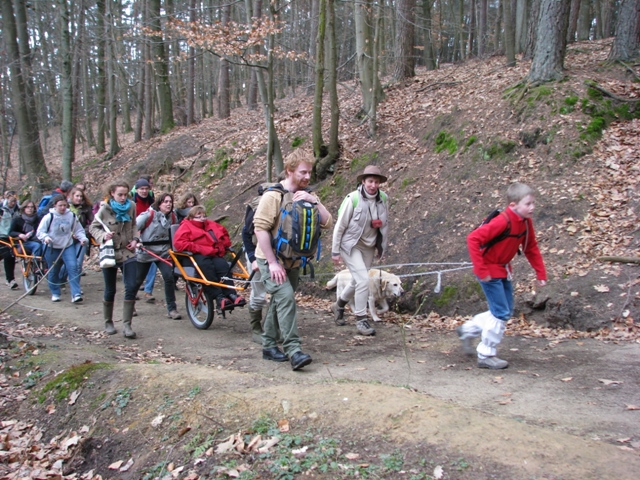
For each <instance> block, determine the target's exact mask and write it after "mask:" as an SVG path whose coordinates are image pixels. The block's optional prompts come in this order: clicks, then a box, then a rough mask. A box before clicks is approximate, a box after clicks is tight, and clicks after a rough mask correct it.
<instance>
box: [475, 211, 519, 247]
mask: <svg viewBox="0 0 640 480" xmlns="http://www.w3.org/2000/svg"><path fill="white" fill-rule="evenodd" d="M499 215H502V216H504V218H506V219H507V227H506V228H505V229H504V230H503V231H502V233H501V234H500V235H496V236H495V237H493V238H492V239H491V240H489V241H488V242H487V243H485V244H483V245H480V248H481V249H482V255H484V254H485V253H487V252H488V251H489V249H490V248H491V247H493V246H494V245H495V244H496V243H500V242H501V241H503V240H505V239H506V238H509V237H515V238H520V237H522V236H523V235H526V234H527V232H528V231H529V228H528V227H529V223H528V222H527V230H525V231H524V232H523V233H521V234H520V235H511V219H510V218H509V215H507V214H506V212H503V211H502V210H499V209H497V210H493V211H492V212H490V213H489V215H487V216H486V217H485V218H484V220H482V222H481V223H480V225H478V226H477V227H476V228H475V229H478V228H480V227H481V226H482V225H486V224H487V223H490V222H491V220H493V219H494V218H496V217H497V216H499ZM518 255H522V252H521V251H520V247H518Z"/></svg>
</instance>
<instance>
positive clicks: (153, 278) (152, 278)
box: [144, 263, 158, 295]
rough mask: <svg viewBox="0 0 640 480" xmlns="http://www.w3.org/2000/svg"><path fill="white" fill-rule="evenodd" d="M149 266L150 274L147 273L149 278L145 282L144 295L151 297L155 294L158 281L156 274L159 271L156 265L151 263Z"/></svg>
mask: <svg viewBox="0 0 640 480" xmlns="http://www.w3.org/2000/svg"><path fill="white" fill-rule="evenodd" d="M149 265H150V267H149V273H147V277H146V279H145V281H144V293H148V294H149V295H151V294H153V284H154V282H155V281H156V272H157V271H158V267H157V266H156V264H155V263H151V264H149Z"/></svg>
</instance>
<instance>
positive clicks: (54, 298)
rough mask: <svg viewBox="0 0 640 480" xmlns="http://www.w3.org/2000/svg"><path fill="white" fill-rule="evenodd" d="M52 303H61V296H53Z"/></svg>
mask: <svg viewBox="0 0 640 480" xmlns="http://www.w3.org/2000/svg"><path fill="white" fill-rule="evenodd" d="M51 301H52V302H59V301H60V295H51Z"/></svg>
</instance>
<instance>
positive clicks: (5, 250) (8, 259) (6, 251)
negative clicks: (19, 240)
mask: <svg viewBox="0 0 640 480" xmlns="http://www.w3.org/2000/svg"><path fill="white" fill-rule="evenodd" d="M7 241H8V239H7ZM0 256H1V257H2V259H3V260H4V275H5V277H6V278H7V282H11V281H13V280H15V279H16V274H15V269H16V257H14V256H13V252H11V249H10V248H9V247H5V246H4V245H2V246H0Z"/></svg>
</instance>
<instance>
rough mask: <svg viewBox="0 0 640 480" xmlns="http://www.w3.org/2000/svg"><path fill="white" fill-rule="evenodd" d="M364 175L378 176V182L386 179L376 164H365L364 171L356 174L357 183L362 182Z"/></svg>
mask: <svg viewBox="0 0 640 480" xmlns="http://www.w3.org/2000/svg"><path fill="white" fill-rule="evenodd" d="M366 177H378V178H379V179H380V183H384V182H386V181H387V177H385V176H384V175H383V174H382V172H381V171H380V167H379V166H377V165H367V166H366V167H365V169H364V172H362V173H361V174H360V175H358V183H362V180H363V179H364V178H366Z"/></svg>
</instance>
